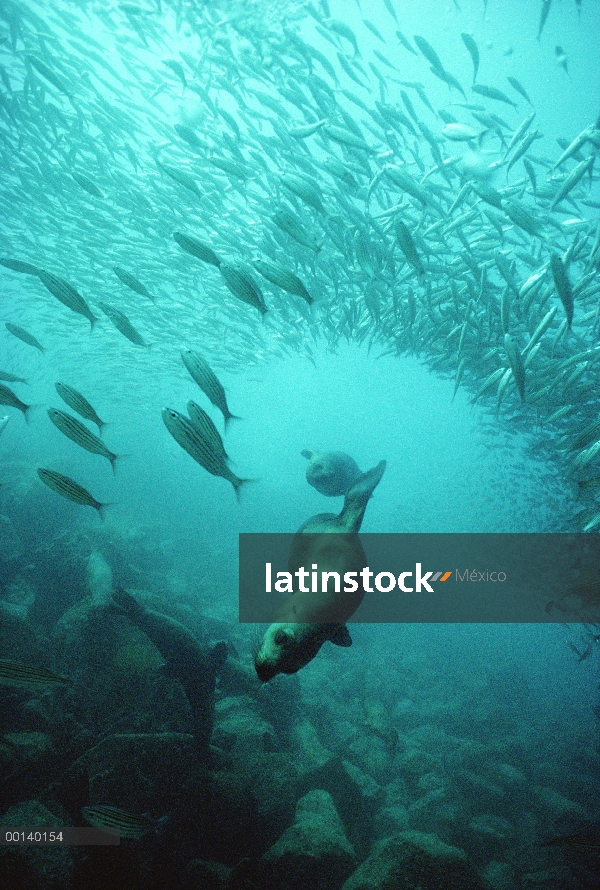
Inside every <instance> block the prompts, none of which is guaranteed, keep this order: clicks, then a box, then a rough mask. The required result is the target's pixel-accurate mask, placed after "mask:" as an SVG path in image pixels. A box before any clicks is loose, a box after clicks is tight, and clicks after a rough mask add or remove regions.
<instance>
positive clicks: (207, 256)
mask: <svg viewBox="0 0 600 890" xmlns="http://www.w3.org/2000/svg"><path fill="white" fill-rule="evenodd" d="M173 239H174V240H175V241H176V242H177V244H179V246H180V247H181V249H182V250H185V252H186V253H189V254H191V255H192V256H195V257H196V259H199V260H202V262H203V263H210V264H211V265H213V266H216V267H217V269H218V268H219V266H220V265H221V260H220V259H219V257H218V256H217V255H216V253H215V252H214V250H211V249H210V247H208V246H207V245H206V244H203V243H202V241H198V239H197V238H190V237H189V235H184V234H182V233H181V232H173Z"/></svg>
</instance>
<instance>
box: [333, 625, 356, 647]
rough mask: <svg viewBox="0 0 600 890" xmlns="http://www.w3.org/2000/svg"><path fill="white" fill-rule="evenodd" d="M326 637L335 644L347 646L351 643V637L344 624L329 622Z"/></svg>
mask: <svg viewBox="0 0 600 890" xmlns="http://www.w3.org/2000/svg"><path fill="white" fill-rule="evenodd" d="M329 627H330V629H329V636H328V639H329V640H330V641H331V642H332V643H335V645H336V646H343V647H344V648H348V646H351V645H352V637H351V636H350V633H349V631H348V628H347V627H346V625H345V624H331V625H330V626H329Z"/></svg>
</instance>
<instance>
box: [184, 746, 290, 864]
mask: <svg viewBox="0 0 600 890" xmlns="http://www.w3.org/2000/svg"><path fill="white" fill-rule="evenodd" d="M203 786H205V787H206V801H204V802H203V801H201V800H195V801H194V802H193V808H194V811H195V812H196V813H197V816H196V821H197V822H198V824H199V825H200V826H201V830H200V833H199V838H198V846H197V847H196V850H197V853H196V855H200V856H202V857H203V858H205V859H210V860H214V861H217V862H223V863H225V864H227V865H234V864H236V863H238V862H239V861H240V860H241V859H243V858H245V857H252V858H254V859H256V858H258V857H260V856H262V855H263V853H265V852H266V850H268V849H269V847H270V846H272V845H273V844H274V843H275V841H276V840H277V838H278V837H279V836H280V835H281V832H282V829H283V828H285V827H287V826H288V825H291V824H292V822H293V819H294V811H295V806H296V800H297V796H298V795H297V782H296V774H295V771H294V767H293V764H292V762H291V760H290V758H289V757H287V756H286V755H282V754H276V753H269V752H265V753H257V754H255V756H254V757H248V758H247V759H246V760H245V761H241V760H238V761H237V762H236V763H235V768H234V769H227V770H217V771H215V772H213V773H212V775H211V776H210V781H209V782H206V781H204V782H203Z"/></svg>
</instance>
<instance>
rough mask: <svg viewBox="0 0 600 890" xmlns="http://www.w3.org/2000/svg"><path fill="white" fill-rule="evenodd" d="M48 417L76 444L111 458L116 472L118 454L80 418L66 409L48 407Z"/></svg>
mask: <svg viewBox="0 0 600 890" xmlns="http://www.w3.org/2000/svg"><path fill="white" fill-rule="evenodd" d="M48 417H49V418H50V420H51V421H52V423H53V424H54V426H55V427H56V428H57V429H59V430H60V431H61V433H64V435H65V436H67V437H68V438H69V439H71V441H73V442H75V444H76V445H79V446H80V447H81V448H85V450H86V451H90V452H91V453H92V454H100V455H101V456H102V457H105V458H106V459H107V460H109V461H110V464H111V466H112V468H113V473H114V472H115V464H116V460H117V457H118V454H114V453H113V452H112V451H110V450H109V449H108V448H107V447H106V445H105V444H104V442H103V441H102V439H99V438H98V436H96V434H95V433H92V432H90V430H88V428H87V426H85V425H84V424H83V423H82V422H81V421H80V420H77V418H76V417H72V416H71V414H67V413H66V412H65V411H58V410H57V409H56V408H48Z"/></svg>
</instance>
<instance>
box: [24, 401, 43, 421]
mask: <svg viewBox="0 0 600 890" xmlns="http://www.w3.org/2000/svg"><path fill="white" fill-rule="evenodd" d="M43 407H44V406H43V405H25V407H24V408H23V417H24V418H25V423H29V421H30V420H31V412H32V411H36V410H37V409H38V408H43Z"/></svg>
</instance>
